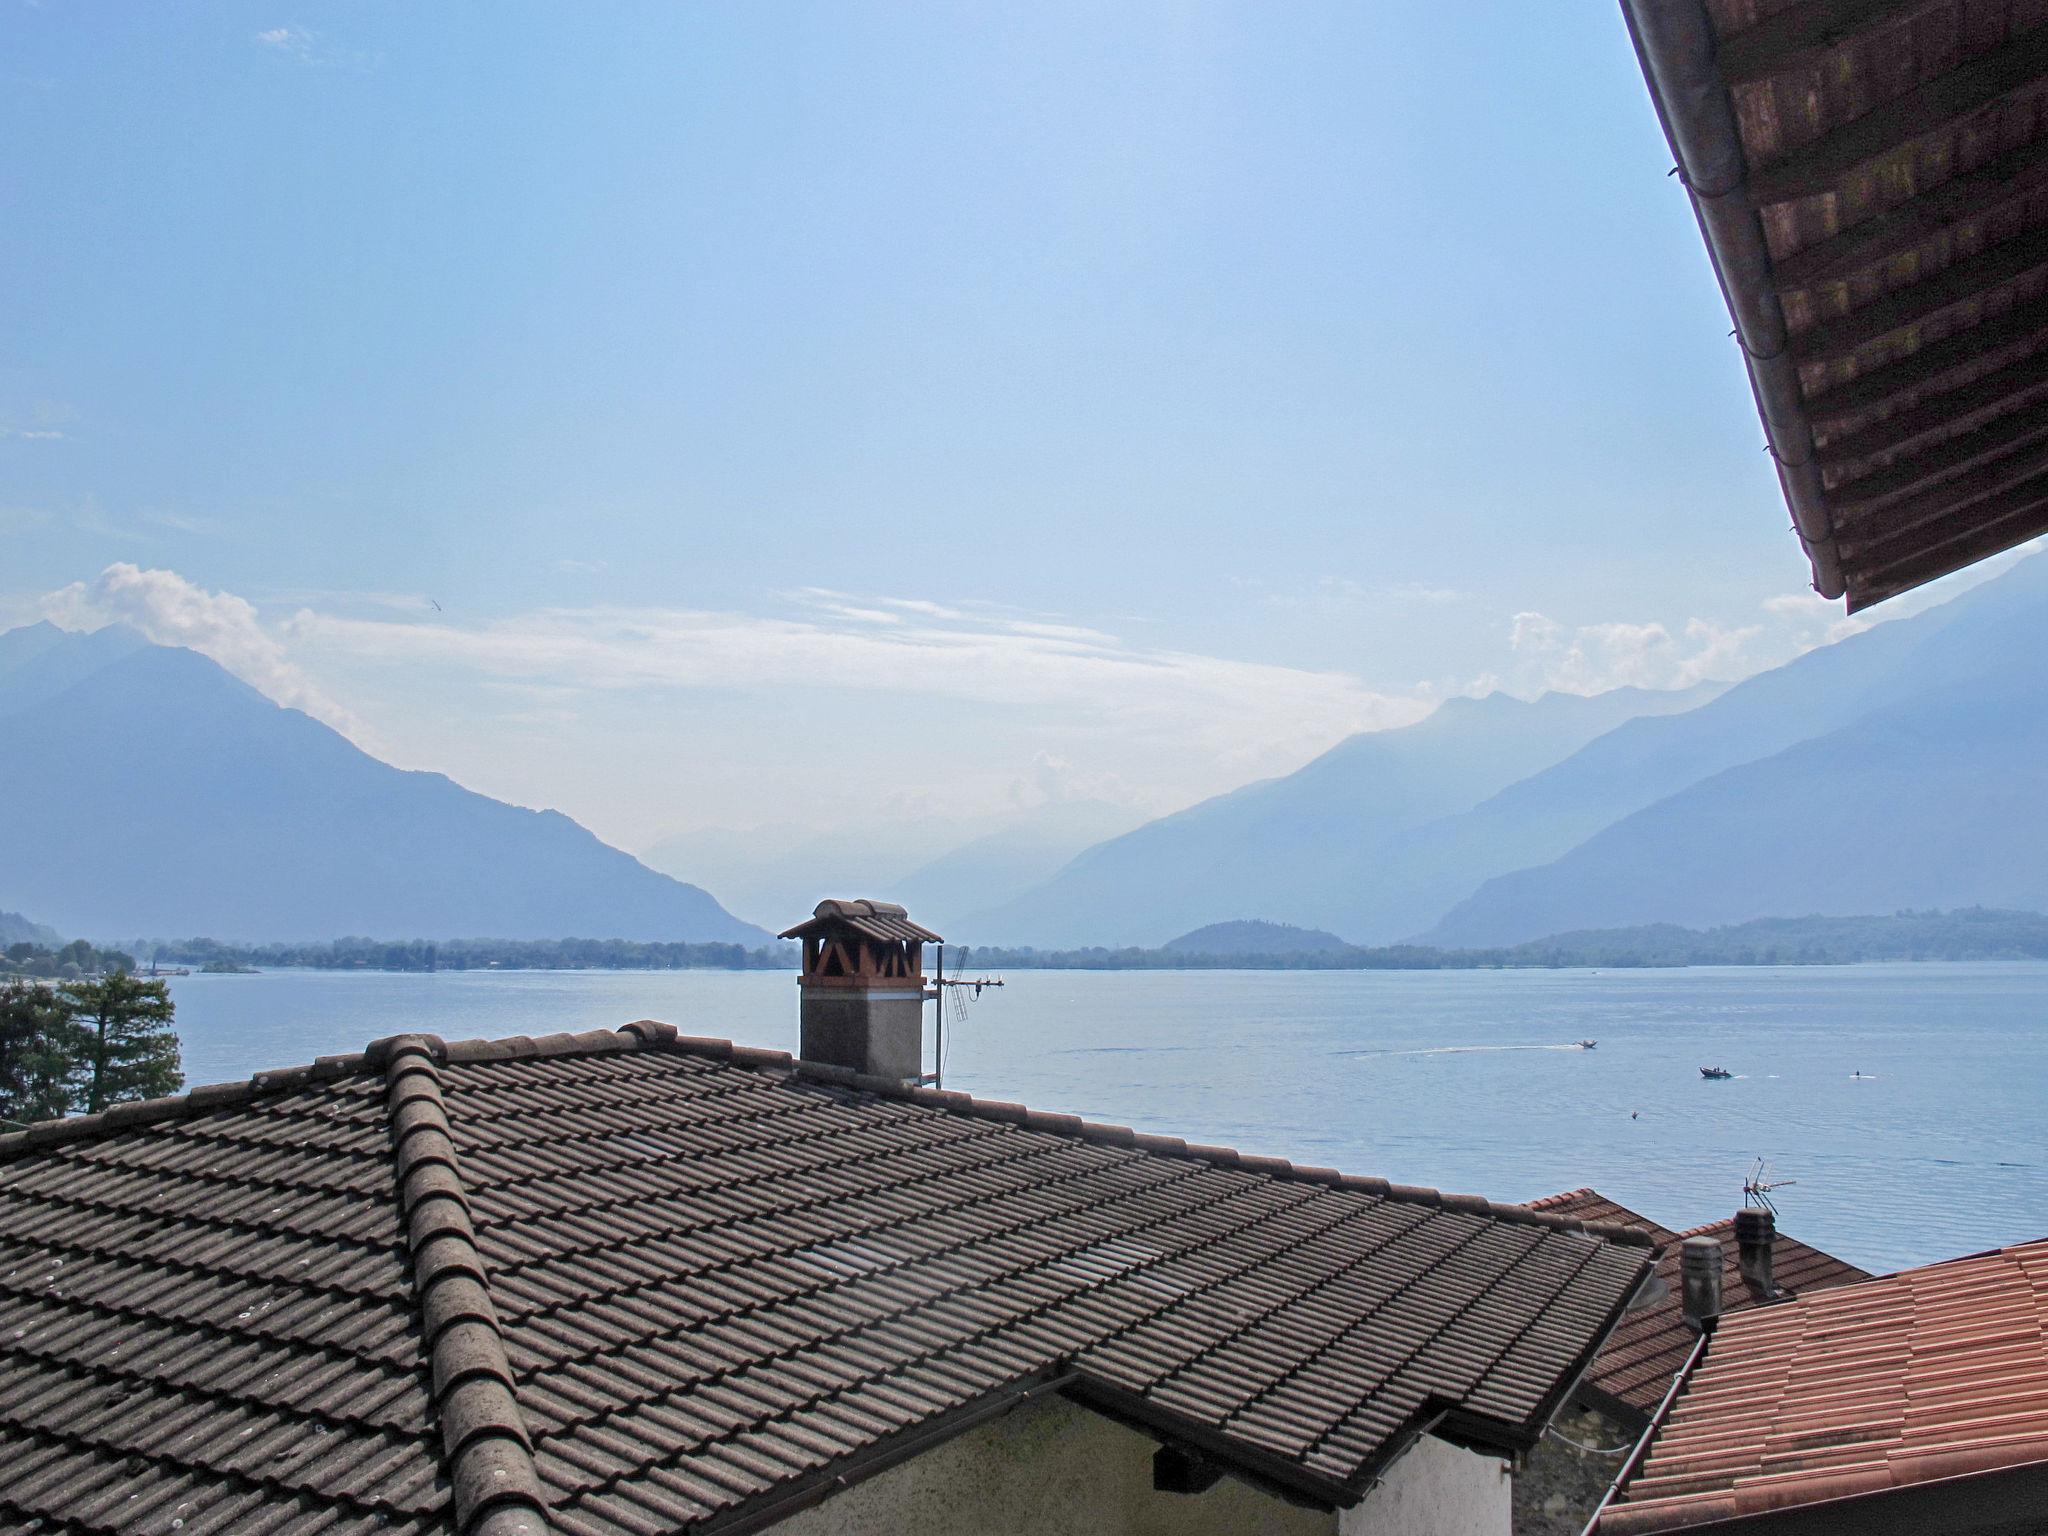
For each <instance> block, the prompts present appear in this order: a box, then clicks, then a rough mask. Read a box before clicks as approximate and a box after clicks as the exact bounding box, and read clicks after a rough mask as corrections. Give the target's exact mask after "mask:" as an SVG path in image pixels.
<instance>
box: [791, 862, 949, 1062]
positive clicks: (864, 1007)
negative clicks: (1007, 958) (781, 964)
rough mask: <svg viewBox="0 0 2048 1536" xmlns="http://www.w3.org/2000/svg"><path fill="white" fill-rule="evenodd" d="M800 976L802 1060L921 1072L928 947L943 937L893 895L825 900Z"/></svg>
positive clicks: (802, 934) (800, 930)
mask: <svg viewBox="0 0 2048 1536" xmlns="http://www.w3.org/2000/svg"><path fill="white" fill-rule="evenodd" d="M782 936H783V937H784V938H785V939H801V940H803V946H804V961H803V973H802V975H800V976H799V977H798V978H797V986H798V989H799V996H800V997H801V998H802V1004H801V1022H802V1031H801V1037H800V1038H801V1044H800V1045H799V1047H798V1054H800V1055H801V1056H802V1057H803V1059H804V1060H805V1061H815V1062H820V1063H822V1064H824V1065H826V1066H834V1067H851V1068H852V1069H853V1070H854V1071H856V1072H865V1073H868V1074H870V1075H871V1076H874V1077H891V1078H895V1079H896V1080H897V1081H898V1082H905V1083H908V1082H915V1081H917V1080H918V1079H919V1078H920V1077H921V1076H922V1075H923V1073H924V1001H925V987H924V946H925V945H927V944H938V943H942V942H944V941H943V940H941V939H940V938H939V936H938V935H937V934H936V933H933V932H932V931H931V930H930V929H927V928H920V927H919V926H918V925H917V924H916V923H913V922H911V921H910V919H909V916H908V915H907V914H906V913H905V912H904V910H903V908H901V907H899V906H897V905H896V904H895V903H894V902H888V901H821V902H819V903H818V905H817V908H816V910H815V911H814V912H812V914H811V917H810V920H809V921H808V922H803V923H798V924H797V925H796V926H795V927H794V928H792V929H790V930H789V931H788V932H786V933H784V934H783V935H782Z"/></svg>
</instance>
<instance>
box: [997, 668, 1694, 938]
mask: <svg viewBox="0 0 2048 1536" xmlns="http://www.w3.org/2000/svg"><path fill="white" fill-rule="evenodd" d="M1718 687H1719V685H1718V684H1704V685H1702V686H1700V687H1699V688H1696V689H1688V690H1684V691H1682V692H1674V693H1652V692H1645V691H1643V690H1640V689H1633V688H1624V689H1616V690H1614V691H1613V692H1610V693H1604V694H1599V695H1597V696H1594V697H1590V698H1587V697H1580V696H1578V695H1575V694H1562V693H1550V694H1545V695H1544V696H1543V697H1542V698H1540V699H1536V700H1534V701H1533V702H1531V701H1524V700H1521V699H1516V698H1512V697H1510V696H1508V695H1506V694H1492V695H1489V696H1488V697H1486V698H1483V699H1462V698H1461V699H1450V700H1447V701H1446V702H1445V703H1444V704H1443V705H1442V707H1440V708H1439V709H1438V710H1437V711H1436V712H1435V713H1434V714H1432V715H1430V716H1429V718H1428V719H1426V720H1423V721H1420V722H1419V723H1417V724H1415V725H1411V726H1407V727H1404V728H1402V729H1400V730H1392V731H1372V732H1366V733H1362V734H1360V735H1357V736H1352V737H1350V738H1348V739H1346V740H1344V741H1342V742H1339V743H1338V744H1337V745H1336V746H1335V747H1332V748H1331V749H1330V750H1329V751H1328V752H1326V753H1324V754H1323V755H1322V756H1321V757H1319V758H1317V759H1316V760H1315V761H1314V762H1312V763H1309V764H1308V765H1307V766H1306V767H1304V768H1302V769H1300V770H1299V771H1297V772H1295V773H1292V774H1289V775H1288V776H1286V777H1285V778H1280V779H1266V780H1262V781H1260V782H1259V783H1256V784H1251V785H1247V786H1246V787H1244V788H1243V789H1239V790H1235V791H1232V792H1231V793H1229V794H1226V795H1220V796H1218V797H1216V798H1215V799H1213V800H1206V801H1204V802H1202V803H1201V804H1200V805H1197V806H1194V807H1192V808H1190V809H1188V810H1185V811H1182V812H1179V813H1178V814H1176V815H1173V816H1167V817H1164V818H1162V819H1160V820H1158V821H1153V822H1149V823H1147V824H1146V825H1144V826H1142V827H1139V828H1138V829H1137V830H1136V831H1134V832H1130V833H1126V834H1125V835H1124V836H1122V837H1118V838H1114V839H1112V840H1110V841H1109V842H1106V843H1101V844H1098V845H1096V846H1095V847H1093V848H1090V849H1088V850H1087V851H1086V852H1084V853H1082V854H1081V855H1080V856H1079V857H1077V858H1076V859H1074V860H1073V862H1072V863H1070V864H1068V865H1067V866H1066V867H1065V868H1064V869H1062V870H1060V872H1059V873H1058V874H1057V875H1055V876H1054V877H1053V878H1052V879H1050V880H1048V881H1047V882H1045V883H1044V884H1042V885H1040V886H1037V887H1036V888H1034V889H1032V890H1031V891H1029V892H1027V893H1025V894H1024V895H1022V896H1020V897H1018V898H1017V899H1015V900H1013V901H1010V902H1006V903H1001V904H997V905H993V906H991V907H990V908H989V909H988V910H985V911H982V912H978V913H975V914H973V915H972V916H970V917H969V918H968V919H966V920H965V922H964V923H963V924H962V927H963V930H964V931H966V932H970V933H972V934H973V935H974V936H975V940H976V942H982V943H992V944H1036V945H1040V946H1044V947H1071V946H1081V945H1090V944H1103V945H1109V946H1120V945H1128V944H1137V945H1156V944H1161V943H1164V942H1165V941H1166V940H1167V939H1168V938H1170V937H1172V936H1173V935H1175V934H1178V933H1184V932H1186V931H1188V930H1189V929H1192V928H1197V927H1200V926H1202V925H1204V924H1207V923H1217V922H1228V921H1232V920H1235V919H1238V918H1241V917H1243V915H1244V914H1245V913H1246V912H1258V913H1261V914H1262V915H1263V916H1264V917H1265V918H1267V919H1269V920H1273V921H1279V922H1287V923H1298V924H1303V925H1307V926H1313V927H1326V928H1327V927H1337V928H1338V931H1339V932H1343V929H1342V928H1341V927H1340V926H1339V925H1338V924H1336V923H1334V922H1332V921H1331V919H1330V916H1329V914H1331V913H1333V912H1341V911H1345V910H1347V909H1348V906H1349V904H1350V903H1351V900H1352V898H1353V896H1354V894H1355V890H1356V882H1357V880H1358V879H1359V874H1358V861H1359V859H1360V857H1361V856H1362V855H1364V854H1366V853H1368V852H1369V851H1370V850H1372V849H1374V848H1377V847H1378V846H1380V845H1381V844H1383V843H1385V842H1386V841H1387V840H1388V839H1390V838H1393V837H1396V836H1398V835H1400V834H1401V833H1403V832H1407V831H1410V830H1412V829H1414V828H1416V827H1419V826H1422V825H1425V824H1426V823H1428V822H1431V821H1434V820H1436V819H1438V818H1440V817H1443V816H1447V815H1450V814H1452V813H1454V812H1458V811H1462V810H1466V809H1468V808H1470V807H1471V806H1473V805H1476V804H1477V803H1478V802H1479V801H1481V800H1483V799H1485V798H1487V797H1488V796H1490V795H1492V794H1494V793H1495V792H1496V791H1498V790H1500V789H1502V788H1504V787H1505V786H1507V785H1509V784H1511V783H1514V782H1515V781H1516V780H1518V779H1521V778H1525V777H1527V776H1528V775H1529V774H1531V773H1533V772H1535V771H1536V770H1538V769H1540V768H1544V767H1547V766H1548V765H1550V764H1551V763H1554V762H1556V761H1558V760H1559V759H1560V758H1563V757H1565V756H1566V755H1568V754H1569V753H1571V752H1574V751H1576V750H1577V749H1578V748H1580V747H1582V746H1584V745H1585V744H1586V743H1587V742H1588V741H1591V740H1592V739H1593V738H1595V737H1597V736H1600V735H1602V734H1604V733H1605V732H1607V731H1609V730H1611V729H1612V728H1613V727H1614V726H1616V725H1618V724H1620V723H1621V722H1622V721H1624V720H1628V719H1631V718H1633V717H1635V716H1638V715H1643V714H1652V713H1664V712H1669V711H1674V710H1683V709H1689V708H1692V707H1693V706H1695V705H1697V704H1699V703H1701V702H1702V701H1703V700H1705V699H1707V698H1710V697H1712V696H1713V694H1714V693H1715V692H1716V691H1717V690H1718ZM1345 936H1346V937H1347V938H1356V937H1357V936H1356V935H1354V934H1349V933H1347V934H1346V935H1345Z"/></svg>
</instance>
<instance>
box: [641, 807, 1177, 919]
mask: <svg viewBox="0 0 2048 1536" xmlns="http://www.w3.org/2000/svg"><path fill="white" fill-rule="evenodd" d="M1141 819H1142V818H1141V817H1140V815H1139V814H1138V813H1137V812H1134V811H1130V810H1127V809H1125V808H1124V807H1121V806H1114V805H1108V804H1105V803H1104V802H1101V801H1097V800H1076V801H1060V802H1055V803H1051V804H1047V805H1042V806H1039V807H1037V808H1035V809H1033V810H1029V811H1025V812H1022V813H1020V814H1018V815H1017V816H1016V817H1015V818H1014V819H1012V820H1010V821H1008V822H1004V823H1001V824H998V825H996V826H994V827H990V826H989V825H988V823H987V822H986V821H982V822H952V821H936V820H932V819H929V818H927V819H923V820H919V821H915V822H892V821H878V822H870V823H866V824H863V825H861V826H857V827H849V828H846V829H844V830H840V831H829V832H828V831H820V830H819V829H817V828H815V827H804V826H791V825H769V826H762V827H753V828H749V829H747V830H744V831H735V830H731V829H727V828H707V829H704V830H701V831H696V832H684V833H679V834H677V835H675V836H673V837H665V838H663V839H662V840H661V841H659V842H657V843H655V844H653V845H652V846H650V847H649V848H648V849H647V851H646V852H645V853H644V854H643V855H642V857H643V858H645V859H646V861H647V862H648V863H649V864H650V865H652V866H653V867H654V868H656V869H664V870H671V871H675V872H678V873H680V872H681V871H684V870H689V871H692V872H694V873H695V874H696V875H697V877H698V878H699V879H701V880H703V881H704V882H705V883H706V884H708V885H711V886H714V887H716V888H717V890H718V891H719V893H720V894H721V895H722V896H723V897H724V898H725V900H726V901H727V902H729V903H730V904H731V906H732V907H733V909H734V910H735V911H737V912H740V913H743V914H744V915H746V916H748V917H751V918H755V919H757V920H759V921H760V922H762V923H764V924H767V925H768V926H770V927H772V928H775V929H778V930H779V929H781V928H783V927H786V926H788V925H789V924H790V923H793V922H795V921H797V920H798V919H799V918H801V917H804V916H806V915H807V914H808V913H809V912H810V910H811V908H812V907H814V906H816V905H817V904H818V901H819V900H820V898H822V897H826V896H875V897H880V898H881V899H883V900H885V901H897V902H901V903H902V904H903V905H904V906H906V907H908V908H909V909H910V911H911V914H912V915H913V916H914V917H916V918H917V920H918V921H919V922H921V923H924V924H925V925H926V926H927V927H935V928H936V929H937V930H938V931H939V932H941V933H946V932H947V931H948V929H949V927H957V926H958V922H959V919H960V918H961V916H962V914H964V913H966V912H970V911H973V910H976V909H978V908H981V907H985V906H987V905H989V904H990V903H991V902H995V901H1002V900H1007V899H1008V898H1009V897H1011V896H1014V895H1016V894H1017V893H1018V892H1019V891H1022V890H1024V889H1026V888H1027V887H1029V886H1031V885H1033V884H1036V883H1037V882H1038V881H1040V880H1043V879H1045V878H1046V877H1047V876H1048V875H1051V874H1052V873H1053V872H1054V871H1056V870H1057V869H1059V867H1060V866H1061V865H1063V864H1065V863H1066V862H1067V861H1068V860H1069V859H1071V858H1072V857H1073V856H1074V855H1075V854H1077V853H1079V852H1080V851H1081V850H1082V849H1083V848H1086V847H1088V846H1089V845H1090V844H1092V843H1097V842H1100V841H1101V840H1102V839H1103V838H1105V837H1110V836H1113V835H1115V834H1116V833H1119V832H1125V831H1128V830H1130V828H1131V827H1132V826H1133V825H1134V824H1135V823H1137V822H1138V821H1139V820H1141ZM949 936H950V935H949Z"/></svg>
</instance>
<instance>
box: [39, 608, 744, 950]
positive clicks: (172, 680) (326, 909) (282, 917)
mask: <svg viewBox="0 0 2048 1536" xmlns="http://www.w3.org/2000/svg"><path fill="white" fill-rule="evenodd" d="M0 906H20V907H21V908H22V909H23V910H25V911H29V912H33V913H35V914H36V916H37V918H38V919H39V920H41V921H43V922H46V923H48V924H50V925H52V926H54V927H55V928H57V929H59V930H60V931H62V932H64V933H67V934H90V935H94V936H101V935H105V936H123V935H126V936H135V937H174V936H184V935H189V934H204V935H208V936H211V937H215V938H221V939H236V940H244V941H279V940H305V939H326V938H334V937H338V936H340V935H344V934H367V935H377V936H383V937H391V938H401V937H402V938H421V939H444V938H465V937H490V938H502V939H513V938H535V939H539V938H562V937H565V936H571V935H584V936H591V937H604V938H622V939H648V940H672V941H686V942H710V943H739V944H747V945H754V944H760V943H764V942H766V941H767V938H768V935H767V934H766V933H764V932H763V931H762V930H761V929H759V928H756V927H754V926H753V925H752V924H750V923H744V922H741V921H740V920H739V919H737V918H735V917H733V916H732V915H731V914H730V913H729V912H727V911H726V910H725V909H724V908H723V907H721V906H720V905H719V904H718V903H717V902H716V901H715V900H713V899H712V898H711V897H710V896H709V895H707V894H706V893H705V892H704V891H703V890H701V889H699V888H698V887H696V886H694V885H690V884H686V883H684V882H682V881H678V880H675V879H672V878H670V877H669V876H667V875H663V874H658V873H656V872H655V871H654V870H651V869H649V868H647V867H646V866H645V865H643V864H641V863H640V862H639V861H637V860H636V859H634V858H632V857H631V856H630V855H628V854H625V853H622V852H620V851H619V850H618V849H616V848H612V847H609V846H607V845H606V844H604V843H602V842H600V841H599V840H598V839H597V838H596V837H594V836H592V835H591V834H590V833H589V832H588V831H586V830H585V829H584V828H583V827H581V826H579V825H578V824H577V823H575V822H574V821H572V820H570V819H569V818H568V817H567V816H564V815H562V814H560V813H559V812H556V811H535V810H526V809H522V808H520V807H517V806H512V805H506V804H504V803H502V802H500V801H497V800H492V799H489V798H487V797H485V796H483V795H479V794H476V793H473V792H472V791H470V790H467V789H464V788H462V787H461V786H460V785H458V784H456V783H454V782H453V781H452V780H449V779H447V778H445V777H443V776H442V775H440V774H436V773H418V772H408V771H405V770H402V769H398V768H394V767H392V766H391V765H389V764H387V763H383V762H380V761H378V760H377V759H376V758H374V757H371V756H370V755H369V754H367V753H365V752H363V751H361V750H359V749H358V748H357V747H356V746H354V745H353V744H352V743H351V742H349V741H348V740H347V738H345V737H343V736H342V735H340V734H339V733H338V732H336V731H334V730H331V729H330V728H329V727H327V726H325V725H323V724H321V723H320V722H319V721H317V720H314V719H312V718H311V717H310V716H308V715H305V714H303V713H301V712H299V711H298V710H293V709H285V708H282V707H280V706H279V705H277V704H274V703H272V702H271V701H270V700H269V699H267V698H265V697H264V696H263V695H262V694H260V693H258V692H257V691H256V690H255V689H253V688H251V687H249V686H248V685H247V684H245V683H243V682H242V681H240V680H239V679H238V678H236V677H234V676H232V675H231V674H230V673H228V672H227V671H226V670H225V669H223V668H222V667H220V666H218V665H217V664H216V663H214V662H212V661H210V660H208V659H207V658H206V657H204V656H201V655H198V654H197V653H196V652H193V651H189V650H182V649H179V648H176V647H170V646H160V645H152V644H150V643H149V642H148V641H146V640H145V639H143V637H142V636H141V635H139V634H137V633H135V632H134V631H132V630H127V629H123V628H121V627H119V626H110V627H108V628H105V629H101V630H97V631H94V632H92V633H89V634H73V633H69V632H67V631H64V630H60V629H57V628H55V627H53V626H51V625H49V624H33V625H29V626H27V627H26V628H22V629H15V630H11V631H8V632H7V633H5V634H0Z"/></svg>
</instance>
